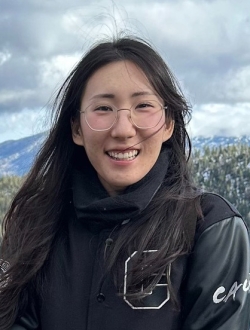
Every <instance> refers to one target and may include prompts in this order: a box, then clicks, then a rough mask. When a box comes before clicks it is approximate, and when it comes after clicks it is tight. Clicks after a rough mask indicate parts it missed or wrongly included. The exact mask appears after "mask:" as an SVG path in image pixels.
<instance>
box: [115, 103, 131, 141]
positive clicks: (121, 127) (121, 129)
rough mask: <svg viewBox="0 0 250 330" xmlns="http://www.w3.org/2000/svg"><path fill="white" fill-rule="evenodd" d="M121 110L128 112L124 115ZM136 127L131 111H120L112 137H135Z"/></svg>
mask: <svg viewBox="0 0 250 330" xmlns="http://www.w3.org/2000/svg"><path fill="white" fill-rule="evenodd" d="M121 110H126V111H128V113H126V112H124V114H122V112H121ZM135 131H136V130H135V125H134V124H133V121H132V118H131V111H130V110H128V109H119V111H118V112H117V118H116V122H115V124H114V126H113V127H112V133H111V134H112V135H113V136H114V137H130V136H133V135H135Z"/></svg>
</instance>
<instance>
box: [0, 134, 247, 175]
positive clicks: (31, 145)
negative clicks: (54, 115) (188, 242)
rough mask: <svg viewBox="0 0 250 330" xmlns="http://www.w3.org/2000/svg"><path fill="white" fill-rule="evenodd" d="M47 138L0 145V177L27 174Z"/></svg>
mask: <svg viewBox="0 0 250 330" xmlns="http://www.w3.org/2000/svg"><path fill="white" fill-rule="evenodd" d="M45 136H46V134H45V133H41V134H37V135H33V136H29V137H26V138H23V139H20V140H14V141H12V140H11V141H6V142H3V143H0V177H1V176H3V175H7V174H9V175H19V176H22V175H24V174H25V173H27V172H28V170H29V169H30V167H31V165H32V162H33V161H34V158H35V155H36V154H37V152H38V150H39V147H40V146H41V144H42V142H43V141H44V138H45ZM192 143H193V148H203V147H204V146H210V147H216V146H219V145H222V146H226V145H232V144H237V143H245V144H248V145H250V136H249V137H247V136H243V137H241V138H238V137H223V136H214V137H201V136H200V137H194V138H193V139H192Z"/></svg>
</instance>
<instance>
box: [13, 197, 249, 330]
mask: <svg viewBox="0 0 250 330" xmlns="http://www.w3.org/2000/svg"><path fill="white" fill-rule="evenodd" d="M201 203H202V209H203V213H204V221H202V222H201V223H200V224H199V225H198V226H197V229H196V234H195V242H194V247H193V251H192V253H191V254H190V256H189V257H182V258H179V259H178V260H177V261H176V262H175V263H174V264H173V265H172V267H171V270H170V273H171V274H170V277H171V281H172V285H173V287H174V289H175V291H176V292H178V296H179V298H180V301H181V310H180V311H177V310H175V309H174V308H173V306H172V304H171V302H170V300H169V293H168V290H167V286H166V283H165V282H164V280H163V281H161V282H160V283H159V285H158V286H157V287H156V288H155V289H154V290H153V292H152V293H151V294H150V295H149V296H148V297H147V298H145V300H144V301H143V302H141V303H137V304H136V303H133V302H132V301H130V299H129V298H128V299H127V300H125V299H123V297H122V296H118V295H117V293H116V291H117V290H116V289H115V287H114V284H113V281H112V278H110V277H109V276H103V275H104V274H103V268H104V267H103V264H102V263H103V251H104V249H105V248H107V247H108V246H109V244H111V243H112V240H110V236H111V234H112V230H113V229H112V228H104V229H102V230H100V231H94V232H93V231H92V230H90V229H88V228H87V227H86V225H84V224H83V223H81V222H80V221H77V219H75V218H73V219H72V221H70V222H69V224H68V229H67V230H66V231H65V233H64V235H63V236H62V239H61V240H60V242H59V243H58V245H57V248H56V250H55V253H54V259H53V262H51V265H50V267H49V271H48V279H47V282H46V283H47V284H46V285H47V290H45V293H44V294H43V295H42V297H37V298H36V299H34V297H30V303H29V305H28V308H27V309H26V311H25V312H24V313H23V315H20V316H19V318H18V319H17V320H16V323H15V325H14V326H13V327H12V328H11V329H12V330H24V329H26V330H34V329H42V330H57V329H58V330H59V329H60V330H118V329H119V330H131V329H132V330H147V329H149V330H153V329H155V330H165V329H166V330H167V329H168V330H173V329H176V330H177V329H178V330H180V329H181V330H247V329H249V314H250V295H249V291H250V278H249V271H250V266H249V265H250V255H249V238H248V232H247V228H246V226H245V223H244V222H243V220H242V219H241V217H240V215H239V214H238V212H237V211H236V210H235V209H233V207H232V206H231V205H230V204H229V203H227V202H226V201H225V200H224V199H223V198H221V197H220V196H217V195H215V194H205V195H204V196H203V198H202V202H201ZM124 225H126V224H124ZM135 253H136V252H135ZM145 253H154V252H153V250H152V251H151V252H150V251H147V252H145ZM132 258H133V255H132V256H131V258H128V259H127V260H125V267H124V268H125V269H126V267H129V262H131V260H132ZM124 280H125V291H126V278H125V277H124ZM32 298H33V299H32Z"/></svg>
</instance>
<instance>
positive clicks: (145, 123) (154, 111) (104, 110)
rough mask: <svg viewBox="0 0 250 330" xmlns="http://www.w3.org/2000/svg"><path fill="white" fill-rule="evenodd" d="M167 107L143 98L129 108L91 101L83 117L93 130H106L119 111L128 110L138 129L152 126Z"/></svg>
mask: <svg viewBox="0 0 250 330" xmlns="http://www.w3.org/2000/svg"><path fill="white" fill-rule="evenodd" d="M165 109H167V107H164V106H163V105H162V104H160V103H159V102H157V101H155V100H152V101H151V100H143V101H139V102H136V103H134V104H133V105H132V106H131V108H130V109H118V108H116V107H115V106H114V105H111V104H108V103H92V104H90V105H89V106H88V107H87V108H86V109H85V110H81V111H80V113H84V118H85V121H86V123H87V125H88V126H89V127H90V128H91V129H92V130H93V131H107V130H109V129H110V128H111V127H112V126H113V125H114V124H115V123H116V121H117V119H118V112H119V111H122V110H124V111H130V119H131V122H132V123H133V124H134V125H135V126H136V127H137V128H140V129H148V128H154V127H155V126H157V125H158V124H159V122H160V121H161V119H162V117H163V112H164V111H163V110H165Z"/></svg>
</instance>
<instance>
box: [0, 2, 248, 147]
mask: <svg viewBox="0 0 250 330" xmlns="http://www.w3.org/2000/svg"><path fill="white" fill-rule="evenodd" d="M120 32H123V33H125V34H133V35H136V36H139V37H142V38H144V39H146V40H148V41H149V42H150V43H151V44H152V45H153V46H154V47H155V48H156V49H157V50H158V51H159V53H160V54H161V55H162V57H163V58H164V60H165V61H166V63H167V64H168V65H169V67H170V69H171V70H172V71H173V72H174V75H175V76H176V77H177V79H178V81H179V83H180V85H181V87H182V89H183V92H184V94H185V96H186V98H187V100H188V102H190V103H191V105H192V108H193V118H192V120H191V123H190V125H189V128H188V130H189V133H190V135H191V137H194V136H199V135H200V136H213V135H222V136H242V135H248V136H249V135H250V120H249V114H250V1H249V0H240V1H239V0H230V1H229V0H154V1H151V0H137V1H134V0H126V1H123V0H122V1H121V0H120V1H118V0H117V1H110V0H98V1H91V0H54V1H50V0H25V1H24V0H15V1H13V0H0V143H1V142H3V141H6V140H15V139H20V138H23V137H26V136H30V135H33V134H37V133H40V132H42V131H44V130H46V129H48V127H49V110H50V107H51V104H52V102H53V97H54V96H55V93H56V91H57V90H58V89H59V87H60V85H61V84H62V83H63V81H64V79H65V78H66V77H67V75H68V74H69V72H70V71H71V70H72V68H73V67H74V66H75V65H76V63H77V61H79V59H80V58H81V56H83V54H84V53H85V51H86V50H87V49H88V48H89V47H90V46H91V45H92V44H93V43H96V42H98V41H100V40H102V39H103V38H107V37H112V36H114V35H117V34H118V33H120Z"/></svg>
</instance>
